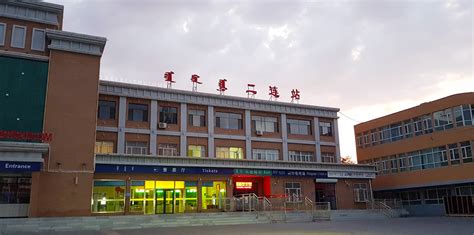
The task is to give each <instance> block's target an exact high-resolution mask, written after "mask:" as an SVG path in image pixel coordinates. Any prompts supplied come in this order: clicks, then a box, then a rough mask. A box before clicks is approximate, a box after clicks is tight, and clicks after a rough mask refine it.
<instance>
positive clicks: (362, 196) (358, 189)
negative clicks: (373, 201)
mask: <svg viewBox="0 0 474 235" xmlns="http://www.w3.org/2000/svg"><path fill="white" fill-rule="evenodd" d="M368 200H369V193H368V190H367V184H354V202H367V201H368Z"/></svg>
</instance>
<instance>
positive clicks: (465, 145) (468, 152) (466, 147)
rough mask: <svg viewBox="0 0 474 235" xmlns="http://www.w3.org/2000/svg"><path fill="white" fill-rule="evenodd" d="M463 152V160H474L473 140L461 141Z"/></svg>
mask: <svg viewBox="0 0 474 235" xmlns="http://www.w3.org/2000/svg"><path fill="white" fill-rule="evenodd" d="M460 144H461V154H462V161H463V162H472V147H471V142H469V141H465V142H461V143H460Z"/></svg>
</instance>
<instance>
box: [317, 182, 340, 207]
mask: <svg viewBox="0 0 474 235" xmlns="http://www.w3.org/2000/svg"><path fill="white" fill-rule="evenodd" d="M315 196H316V198H315V200H316V202H329V203H330V205H331V210H335V209H336V184H335V183H316V188H315Z"/></svg>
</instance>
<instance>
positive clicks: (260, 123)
mask: <svg viewBox="0 0 474 235" xmlns="http://www.w3.org/2000/svg"><path fill="white" fill-rule="evenodd" d="M252 121H253V126H254V127H255V130H256V131H263V132H267V133H273V132H278V120H277V118H276V117H261V116H253V117H252Z"/></svg>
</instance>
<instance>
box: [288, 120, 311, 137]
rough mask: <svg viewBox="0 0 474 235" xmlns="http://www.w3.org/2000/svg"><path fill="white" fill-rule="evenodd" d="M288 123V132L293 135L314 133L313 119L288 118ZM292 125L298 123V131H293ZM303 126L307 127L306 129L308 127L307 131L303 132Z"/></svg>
mask: <svg viewBox="0 0 474 235" xmlns="http://www.w3.org/2000/svg"><path fill="white" fill-rule="evenodd" d="M286 123H287V132H288V134H291V135H312V132H311V121H310V120H304V119H287V120H286ZM304 123H308V125H306V124H304ZM291 125H296V126H297V128H298V132H297V133H293V132H292V131H291V130H292V128H291ZM303 127H306V128H304V129H306V131H307V132H306V133H302V132H301V130H303V129H302V128H303Z"/></svg>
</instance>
